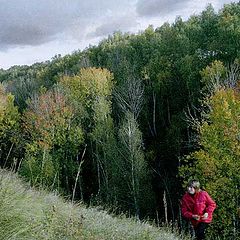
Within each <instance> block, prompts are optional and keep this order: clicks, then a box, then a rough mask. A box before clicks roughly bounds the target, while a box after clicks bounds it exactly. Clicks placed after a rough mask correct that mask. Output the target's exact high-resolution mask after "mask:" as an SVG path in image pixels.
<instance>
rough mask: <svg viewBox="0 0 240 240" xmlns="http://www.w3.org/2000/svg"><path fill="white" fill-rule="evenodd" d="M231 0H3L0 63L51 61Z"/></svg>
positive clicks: (0, 0) (218, 6)
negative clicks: (118, 33)
mask: <svg viewBox="0 0 240 240" xmlns="http://www.w3.org/2000/svg"><path fill="white" fill-rule="evenodd" d="M230 2H233V1H231V0H0V68H4V69H6V68H9V67H10V66H13V65H23V64H27V65H29V64H32V63H34V62H41V61H45V60H50V59H51V58H52V57H53V56H54V55H56V54H61V55H65V54H68V53H72V52H73V51H74V50H78V49H80V50H83V49H84V48H86V47H88V46H89V44H91V45H95V44H97V43H98V42H99V41H100V40H101V39H103V38H106V37H107V36H108V35H109V34H112V33H113V32H114V31H118V30H120V31H122V32H133V33H136V32H138V31H140V30H144V29H145V28H146V27H148V26H149V25H150V24H151V25H153V26H154V27H158V26H161V25H162V24H163V23H164V22H166V21H168V22H173V21H174V20H175V18H176V16H181V17H182V18H183V19H184V20H186V19H187V18H188V17H189V16H190V15H192V14H198V13H199V12H201V11H202V10H203V9H204V8H205V7H206V6H207V4H208V3H211V4H212V5H213V7H214V8H215V9H216V10H218V9H219V8H221V7H222V6H223V4H225V3H230Z"/></svg>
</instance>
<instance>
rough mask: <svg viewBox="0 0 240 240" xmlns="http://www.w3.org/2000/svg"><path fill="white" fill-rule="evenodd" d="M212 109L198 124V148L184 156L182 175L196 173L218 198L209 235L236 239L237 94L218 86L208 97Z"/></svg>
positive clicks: (239, 164) (239, 108) (239, 150)
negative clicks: (199, 124)
mask: <svg viewBox="0 0 240 240" xmlns="http://www.w3.org/2000/svg"><path fill="white" fill-rule="evenodd" d="M207 102H208V104H209V106H210V108H211V111H210V112H209V113H208V115H207V116H208V118H207V119H206V120H205V121H204V122H203V123H202V125H201V127H200V146H201V149H200V150H198V151H196V152H194V153H192V154H191V155H189V156H188V157H187V158H186V159H185V164H186V163H187V165H183V166H182V167H181V168H180V175H181V176H183V177H184V179H186V180H187V179H188V178H190V177H196V178H198V179H199V180H200V182H201V183H202V185H203V186H204V187H205V188H206V189H207V191H208V192H209V193H210V195H211V196H212V197H213V198H214V199H215V200H216V202H217V206H218V207H217V209H216V211H215V214H214V224H213V226H212V227H211V236H212V239H215V238H214V236H215V235H216V234H217V233H221V235H222V237H223V238H222V239H231V237H232V236H234V237H235V239H237V236H238V237H239V232H238V230H237V225H236V224H238V221H239V219H238V218H239V216H238V209H239V206H240V204H239V194H240V192H239V189H240V186H239V183H240V177H239V170H240V162H239V159H240V147H239V146H240V145H239V141H240V139H239V129H240V125H239V118H240V95H239V92H237V91H234V90H232V89H226V90H224V89H220V90H218V91H217V92H216V93H215V94H214V95H213V96H212V97H210V98H209V99H208V100H207Z"/></svg>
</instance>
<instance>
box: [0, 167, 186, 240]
mask: <svg viewBox="0 0 240 240" xmlns="http://www.w3.org/2000/svg"><path fill="white" fill-rule="evenodd" d="M0 215H1V217H0V239H3V240H10V239H11V240H14V239H16V240H21V239H31V240H34V239H44V240H46V239H52V240H53V239H54V240H57V239H59V240H60V239H61V240H74V239H78V240H79V239H92V240H101V239H102V240H103V239H105V240H111V239H116V240H120V239H136V240H143V239H145V240H147V239H159V240H180V239H183V238H180V237H179V236H176V235H175V234H173V233H171V232H170V231H168V230H167V229H165V228H164V229H161V228H156V227H153V226H151V225H149V224H148V223H143V222H138V221H136V220H134V219H130V218H126V217H125V216H118V217H115V216H111V215H109V214H107V212H105V211H102V210H101V211H100V210H98V209H97V208H86V207H85V206H84V205H81V204H71V202H67V201H65V200H64V199H63V198H62V197H60V196H58V195H57V194H54V193H47V192H45V191H36V190H34V189H32V188H30V187H29V186H27V184H24V183H23V182H22V181H21V180H20V179H19V178H18V177H17V175H15V174H12V173H9V172H6V171H4V170H0Z"/></svg>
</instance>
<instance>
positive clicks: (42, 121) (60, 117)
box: [22, 88, 83, 188]
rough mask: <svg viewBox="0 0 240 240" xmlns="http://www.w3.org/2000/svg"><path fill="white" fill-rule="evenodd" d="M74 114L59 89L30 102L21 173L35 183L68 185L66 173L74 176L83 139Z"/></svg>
mask: <svg viewBox="0 0 240 240" xmlns="http://www.w3.org/2000/svg"><path fill="white" fill-rule="evenodd" d="M75 115H76V112H75V111H74V109H73V108H72V107H71V106H70V105H69V103H68V102H67V100H66V98H65V96H64V95H63V94H62V93H61V92H60V91H59V89H57V88H55V89H53V90H51V91H50V90H49V91H48V92H46V93H43V94H42V95H39V96H37V97H35V98H34V99H32V100H31V101H30V103H29V106H28V109H27V111H26V112H25V113H24V118H23V121H24V130H25V134H26V135H28V138H29V139H30V141H29V143H28V144H27V145H26V155H25V160H24V162H23V168H22V173H23V174H24V175H26V176H28V177H29V179H31V182H32V183H41V184H44V185H47V186H54V185H55V184H56V185H57V186H58V185H59V184H61V185H62V187H65V188H68V187H69V186H68V184H70V183H69V182H67V183H66V182H65V179H66V178H65V176H68V179H69V181H71V179H73V178H74V174H76V173H75V172H76V168H77V163H76V161H75V158H76V156H77V155H78V152H79V146H80V145H81V143H82V142H83V131H82V127H81V125H80V122H79V121H78V119H76V117H75ZM59 181H60V182H59ZM72 181H73V180H72Z"/></svg>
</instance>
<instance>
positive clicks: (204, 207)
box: [181, 190, 216, 226]
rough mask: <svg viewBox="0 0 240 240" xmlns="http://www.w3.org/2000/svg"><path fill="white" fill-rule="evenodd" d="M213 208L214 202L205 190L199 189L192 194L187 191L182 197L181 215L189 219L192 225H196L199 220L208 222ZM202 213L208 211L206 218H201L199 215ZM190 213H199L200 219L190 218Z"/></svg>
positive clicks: (210, 219) (214, 206)
mask: <svg viewBox="0 0 240 240" xmlns="http://www.w3.org/2000/svg"><path fill="white" fill-rule="evenodd" d="M215 208H216V203H215V202H214V201H213V200H212V198H211V197H210V196H209V194H208V193H207V192H205V191H201V190H200V191H199V192H197V193H195V194H194V195H191V194H189V193H188V192H187V193H185V194H184V196H183V198H182V206H181V209H182V215H183V216H184V217H185V218H187V219H189V220H191V222H192V224H193V226H196V225H197V224H198V223H199V222H205V223H210V222H211V221H212V214H213V211H214V209H215ZM204 213H208V218H207V219H205V220H203V219H201V216H203V214H204ZM192 215H199V216H200V219H199V220H195V219H193V218H192Z"/></svg>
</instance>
